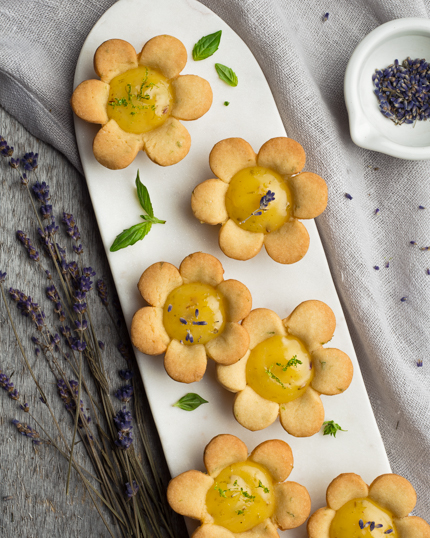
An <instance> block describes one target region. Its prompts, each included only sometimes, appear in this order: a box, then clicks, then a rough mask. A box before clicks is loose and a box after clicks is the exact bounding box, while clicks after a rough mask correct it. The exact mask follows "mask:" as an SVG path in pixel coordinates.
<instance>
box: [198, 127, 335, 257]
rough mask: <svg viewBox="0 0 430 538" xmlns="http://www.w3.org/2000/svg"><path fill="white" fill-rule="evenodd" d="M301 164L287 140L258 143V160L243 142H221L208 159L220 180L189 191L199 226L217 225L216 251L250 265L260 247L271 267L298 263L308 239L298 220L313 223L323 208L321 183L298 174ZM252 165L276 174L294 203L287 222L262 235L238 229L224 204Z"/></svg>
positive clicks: (298, 150)
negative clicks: (272, 263) (230, 189)
mask: <svg viewBox="0 0 430 538" xmlns="http://www.w3.org/2000/svg"><path fill="white" fill-rule="evenodd" d="M305 160H306V156H305V152H304V150H303V148H302V146H301V145H300V144H299V143H298V142H296V141H295V140H292V139H291V138H286V137H279V138H272V139H271V140H269V141H268V142H266V143H265V144H263V146H262V147H261V149H260V151H259V153H258V155H256V153H255V152H254V150H253V149H252V147H251V146H250V145H249V144H248V142H246V141H245V140H243V139H242V138H227V139H225V140H221V141H220V142H218V143H217V144H215V146H214V147H213V149H212V151H211V153H210V155H209V165H210V167H211V170H212V172H213V173H214V174H215V175H216V176H217V178H219V179H218V180H217V179H210V180H207V181H204V182H203V183H200V184H199V185H197V187H196V188H195V189H194V191H193V194H192V197H191V209H192V211H193V213H194V216H195V217H196V218H197V219H198V220H199V221H200V222H202V223H206V224H212V225H216V224H221V225H222V226H221V229H220V231H219V238H218V241H219V246H220V248H221V250H222V251H223V252H224V254H225V255H226V256H228V257H229V258H233V259H236V260H249V259H250V258H253V257H254V256H256V255H257V254H258V253H259V251H260V250H261V247H262V246H263V244H264V246H265V247H266V250H267V253H268V254H269V256H270V257H271V258H273V259H274V260H275V261H276V262H278V263H283V264H291V263H296V262H298V261H299V260H301V259H302V258H303V257H304V255H305V254H306V252H307V251H308V249H309V234H308V232H307V230H306V228H305V226H304V225H303V224H302V223H301V222H299V221H298V220H297V219H298V218H301V219H311V218H315V217H317V216H318V215H320V214H321V213H322V212H323V211H324V209H325V207H326V205H327V185H326V183H325V181H324V180H323V179H322V178H321V177H320V176H318V175H317V174H313V173H312V172H302V173H299V172H300V171H301V170H302V168H303V166H304V165H305ZM257 165H258V166H260V167H263V168H269V169H271V170H273V171H274V172H276V173H277V174H280V175H281V177H282V179H283V180H284V182H285V184H286V185H287V186H288V187H289V189H290V191H291V193H292V198H293V205H292V207H291V215H290V217H289V219H287V220H286V222H285V223H284V224H283V225H282V226H281V227H280V228H279V229H276V230H274V231H268V232H267V233H266V231H264V230H263V231H264V234H263V233H259V232H255V231H248V230H245V229H244V228H243V227H241V226H239V225H238V224H237V223H236V221H235V220H233V219H232V218H230V216H229V214H228V211H227V205H226V196H227V191H228V184H229V182H230V180H231V179H232V177H233V176H234V175H235V174H237V173H238V172H240V171H241V170H245V169H247V168H249V167H252V166H257ZM221 182H223V183H224V184H225V185H224V187H222V184H221ZM269 203H270V202H269ZM260 214H261V211H260ZM240 224H242V223H240Z"/></svg>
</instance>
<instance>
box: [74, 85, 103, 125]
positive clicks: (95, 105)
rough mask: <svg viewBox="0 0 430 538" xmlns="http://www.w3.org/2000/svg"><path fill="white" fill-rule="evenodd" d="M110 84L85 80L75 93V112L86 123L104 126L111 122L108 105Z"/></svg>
mask: <svg viewBox="0 0 430 538" xmlns="http://www.w3.org/2000/svg"><path fill="white" fill-rule="evenodd" d="M109 89H110V88H109V84H106V82H102V81H101V80H84V82H81V83H80V84H79V86H78V87H77V88H76V90H75V91H74V92H73V95H72V99H71V101H70V102H71V105H72V108H73V112H74V113H75V114H76V115H77V116H78V117H79V118H82V119H83V120H85V121H88V122H90V123H99V124H100V125H104V124H105V123H107V122H108V121H109V117H108V115H107V104H108V99H109Z"/></svg>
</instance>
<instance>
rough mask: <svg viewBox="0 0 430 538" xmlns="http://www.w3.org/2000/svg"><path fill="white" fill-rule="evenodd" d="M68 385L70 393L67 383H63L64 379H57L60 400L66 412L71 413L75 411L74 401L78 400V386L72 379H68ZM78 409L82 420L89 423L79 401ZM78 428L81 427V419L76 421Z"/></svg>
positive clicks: (82, 405) (89, 418)
mask: <svg viewBox="0 0 430 538" xmlns="http://www.w3.org/2000/svg"><path fill="white" fill-rule="evenodd" d="M69 385H70V389H71V391H72V392H70V390H69V388H68V387H67V383H66V382H65V381H64V379H59V380H58V381H57V389H58V394H59V396H60V398H61V399H62V400H63V403H64V407H65V408H66V409H67V410H68V411H71V412H72V413H73V412H75V411H76V401H77V399H78V393H79V385H78V382H77V381H75V380H74V379H70V381H69ZM79 409H80V412H81V413H82V415H83V417H84V419H85V420H86V421H87V423H89V422H91V417H87V416H86V415H85V414H84V404H83V402H82V400H80V402H79ZM78 426H79V428H82V427H83V424H82V420H81V418H79V420H78Z"/></svg>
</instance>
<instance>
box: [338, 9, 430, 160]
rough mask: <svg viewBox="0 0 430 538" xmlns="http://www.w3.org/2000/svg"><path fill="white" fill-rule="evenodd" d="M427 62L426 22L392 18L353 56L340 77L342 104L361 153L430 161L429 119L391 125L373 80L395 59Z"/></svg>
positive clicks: (429, 29)
mask: <svg viewBox="0 0 430 538" xmlns="http://www.w3.org/2000/svg"><path fill="white" fill-rule="evenodd" d="M408 56H410V57H411V58H412V59H415V58H425V60H426V61H427V62H430V20H429V19H415V18H410V19H397V20H394V21H390V22H387V23H385V24H382V25H381V26H379V27H378V28H376V30H373V31H372V32H370V34H369V35H367V36H366V37H365V38H364V39H363V41H362V42H361V43H360V44H359V45H358V47H357V48H356V49H355V51H354V52H353V54H352V56H351V59H350V60H349V63H348V66H347V68H346V72H345V83H344V92H345V102H346V107H347V109H348V114H349V128H350V132H351V138H352V140H353V141H354V142H355V144H357V146H361V147H362V148H365V149H370V150H373V151H379V152H381V153H386V154H387V155H392V156H393V157H399V158H400V159H410V160H425V159H430V119H429V120H427V121H417V122H416V123H415V126H414V124H410V125H406V124H403V125H395V124H394V122H392V121H391V120H390V119H388V118H386V117H385V116H383V115H382V113H381V112H380V110H379V101H378V99H377V97H376V95H375V94H374V93H373V90H374V89H375V88H374V86H373V82H372V75H373V74H374V72H375V69H383V68H385V67H388V66H389V65H390V64H392V63H393V62H394V60H396V59H397V60H399V62H400V63H401V62H402V61H403V60H404V59H405V58H407V57H408Z"/></svg>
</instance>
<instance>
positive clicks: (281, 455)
mask: <svg viewBox="0 0 430 538" xmlns="http://www.w3.org/2000/svg"><path fill="white" fill-rule="evenodd" d="M247 455H248V449H247V447H246V445H245V444H244V443H243V442H242V441H241V440H240V439H238V438H237V437H235V436H234V435H228V434H222V435H218V436H217V437H214V438H213V439H212V441H211V442H210V443H209V444H208V445H207V447H206V448H205V451H204V464H205V467H206V470H207V472H208V475H209V476H208V475H205V474H203V473H200V472H199V471H187V472H185V473H182V474H180V475H179V476H177V477H176V478H173V479H172V480H171V481H170V484H169V487H168V490H167V499H168V501H169V504H170V506H171V507H172V508H173V510H175V511H176V512H178V513H179V514H182V515H185V516H188V517H192V518H194V519H200V521H201V522H202V525H201V526H200V527H199V528H198V529H197V530H196V531H195V533H194V534H193V538H234V537H240V538H279V534H278V533H277V530H276V529H277V528H278V527H279V528H280V529H282V530H284V529H293V528H296V527H298V526H300V525H302V524H303V523H304V522H305V520H306V519H307V517H308V516H309V513H310V509H311V503H310V497H309V493H308V491H307V490H306V488H305V487H304V486H302V485H300V484H298V483H297V482H285V480H286V479H287V478H288V476H289V475H290V472H291V471H292V469H293V454H292V451H291V448H290V446H289V445H288V444H287V443H285V442H284V441H281V440H278V439H273V440H269V441H265V442H263V443H261V444H260V445H258V446H257V447H255V448H254V450H253V451H252V453H251V455H250V456H249V458H248V459H249V460H251V461H253V462H255V463H258V464H259V465H261V466H263V467H264V468H265V469H266V470H267V471H268V472H269V474H270V475H271V478H272V480H273V482H274V493H275V511H274V513H273V515H272V517H270V518H268V519H266V520H265V521H263V522H262V523H260V524H258V525H256V526H255V527H253V528H252V529H250V530H248V531H246V532H240V533H233V532H231V531H229V530H228V529H226V528H225V527H222V526H220V525H215V524H214V519H213V517H212V516H211V515H210V514H209V513H208V511H207V507H206V495H207V492H208V491H209V489H210V488H212V487H213V484H214V483H215V485H216V477H217V476H218V475H219V473H220V472H221V471H222V470H223V469H225V468H227V467H229V466H230V465H233V464H234V463H240V462H245V461H247Z"/></svg>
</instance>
